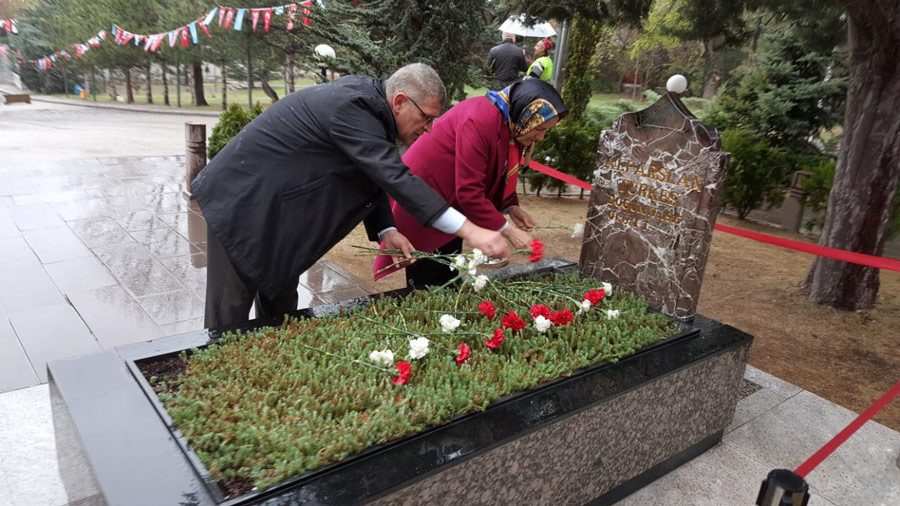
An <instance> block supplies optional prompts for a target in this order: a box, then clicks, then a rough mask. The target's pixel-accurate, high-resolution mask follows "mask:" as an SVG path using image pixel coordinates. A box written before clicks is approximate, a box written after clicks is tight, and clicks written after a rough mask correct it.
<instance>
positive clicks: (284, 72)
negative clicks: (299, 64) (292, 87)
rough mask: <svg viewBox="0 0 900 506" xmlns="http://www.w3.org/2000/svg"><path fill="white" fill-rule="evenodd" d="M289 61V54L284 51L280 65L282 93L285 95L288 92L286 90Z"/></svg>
mask: <svg viewBox="0 0 900 506" xmlns="http://www.w3.org/2000/svg"><path fill="white" fill-rule="evenodd" d="M290 63H291V55H289V54H287V53H285V54H284V65H283V67H282V69H281V70H282V79H283V80H284V94H285V95H287V94H288V93H290V91H289V90H288V67H289V66H290Z"/></svg>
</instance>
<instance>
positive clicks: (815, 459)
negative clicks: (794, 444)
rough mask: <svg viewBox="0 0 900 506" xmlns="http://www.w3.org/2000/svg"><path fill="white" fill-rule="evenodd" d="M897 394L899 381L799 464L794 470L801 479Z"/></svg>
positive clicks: (899, 390) (899, 388) (899, 392)
mask: <svg viewBox="0 0 900 506" xmlns="http://www.w3.org/2000/svg"><path fill="white" fill-rule="evenodd" d="M897 394H900V381H898V382H897V383H895V384H894V386H893V388H891V389H890V390H888V391H887V392H885V393H884V395H882V396H881V397H880V398H879V399H878V400H877V401H875V402H874V403H873V404H872V405H871V406H869V407H868V408H867V409H866V410H865V411H863V412H862V413H860V414H859V416H857V417H856V419H855V420H853V421H852V422H850V425H847V426H846V427H844V430H842V431H840V432H838V433H837V435H836V436H834V437H833V438H831V440H830V441H828V442H827V443H825V446H823V447H822V448H819V451H817V452H816V453H814V454H812V456H811V457H810V458H808V459H806V462H804V463H802V464H800V467H798V468H797V469H795V470H794V473H796V474H797V475H798V476H800V477H801V478H805V477H806V475H807V474H809V473H810V472H812V470H813V469H815V468H816V466H818V465H819V464H821V463H822V461H823V460H825V459H826V458H827V457H828V456H829V455H831V454H832V453H834V451H835V450H837V449H838V447H839V446H841V445H842V444H844V441H847V439H848V438H849V437H850V436H852V435H853V434H854V433H855V432H856V431H857V430H859V428H860V427H862V426H863V424H864V423H866V422H868V421H869V420H871V419H872V417H873V416H875V414H876V413H878V412H879V411H881V410H882V409H884V408H885V406H887V405H888V404H890V403H891V401H892V400H894V397H897Z"/></svg>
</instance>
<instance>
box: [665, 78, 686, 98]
mask: <svg viewBox="0 0 900 506" xmlns="http://www.w3.org/2000/svg"><path fill="white" fill-rule="evenodd" d="M687 86H688V82H687V78H686V77H684V76H683V75H681V74H675V75H674V76H672V77H670V78H669V80H668V81H666V90H667V91H671V92H672V93H677V94H679V95H681V94H682V93H684V92H685V91H686V90H687Z"/></svg>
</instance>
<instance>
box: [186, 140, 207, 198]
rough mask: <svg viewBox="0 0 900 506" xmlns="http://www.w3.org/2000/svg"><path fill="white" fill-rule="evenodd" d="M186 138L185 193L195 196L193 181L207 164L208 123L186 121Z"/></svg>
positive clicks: (189, 196) (190, 196)
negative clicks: (192, 193)
mask: <svg viewBox="0 0 900 506" xmlns="http://www.w3.org/2000/svg"><path fill="white" fill-rule="evenodd" d="M184 140H185V172H184V183H185V189H184V195H185V196H186V197H188V198H193V196H192V195H191V183H193V182H194V178H196V177H197V174H199V173H200V171H201V170H202V169H203V167H205V166H206V124H204V123H185V124H184Z"/></svg>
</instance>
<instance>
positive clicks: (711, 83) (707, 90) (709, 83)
mask: <svg viewBox="0 0 900 506" xmlns="http://www.w3.org/2000/svg"><path fill="white" fill-rule="evenodd" d="M714 45H715V43H714V41H713V40H711V39H707V40H704V41H703V98H705V99H707V100H710V99H712V98H713V97H715V96H716V92H717V91H719V86H721V84H722V76H720V75H719V73H718V72H717V71H716V70H715V69H713V61H712V59H713V51H714Z"/></svg>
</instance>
